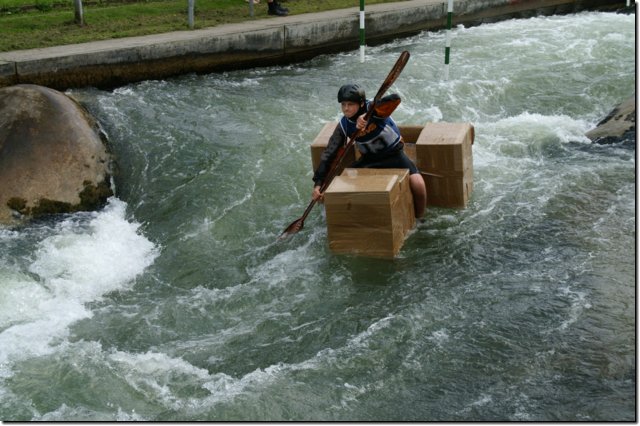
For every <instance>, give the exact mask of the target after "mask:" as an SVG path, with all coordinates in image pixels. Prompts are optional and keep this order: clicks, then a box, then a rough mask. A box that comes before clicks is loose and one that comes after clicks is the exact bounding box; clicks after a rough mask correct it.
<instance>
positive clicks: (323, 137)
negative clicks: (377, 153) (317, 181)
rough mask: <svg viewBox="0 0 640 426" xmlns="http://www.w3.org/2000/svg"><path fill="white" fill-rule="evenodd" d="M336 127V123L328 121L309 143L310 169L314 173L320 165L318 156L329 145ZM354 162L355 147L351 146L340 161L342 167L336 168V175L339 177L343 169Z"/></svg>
mask: <svg viewBox="0 0 640 426" xmlns="http://www.w3.org/2000/svg"><path fill="white" fill-rule="evenodd" d="M337 125H338V122H337V121H330V122H329V123H327V124H325V125H324V127H323V128H322V130H320V133H318V136H316V138H315V139H314V140H313V142H312V143H311V167H312V168H313V171H314V172H315V171H316V169H317V168H318V166H319V165H320V156H321V155H322V153H323V152H324V149H325V148H326V147H327V145H328V144H329V139H330V138H331V135H332V134H333V131H334V130H335V128H336V126H337ZM354 161H356V157H355V146H352V147H351V149H349V151H347V153H346V154H345V157H344V160H343V161H342V167H341V168H338V171H337V172H336V175H339V174H340V173H341V172H342V170H343V169H344V168H345V167H349V165H350V164H351V163H353V162H354Z"/></svg>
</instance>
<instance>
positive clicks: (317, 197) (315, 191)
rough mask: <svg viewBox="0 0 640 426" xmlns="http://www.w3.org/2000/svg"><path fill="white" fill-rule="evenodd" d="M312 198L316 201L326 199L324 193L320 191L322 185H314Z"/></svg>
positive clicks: (320, 201)
mask: <svg viewBox="0 0 640 426" xmlns="http://www.w3.org/2000/svg"><path fill="white" fill-rule="evenodd" d="M311 198H313V199H314V200H315V201H317V202H319V203H322V202H323V201H324V194H323V193H322V192H320V186H314V187H313V192H312V193H311Z"/></svg>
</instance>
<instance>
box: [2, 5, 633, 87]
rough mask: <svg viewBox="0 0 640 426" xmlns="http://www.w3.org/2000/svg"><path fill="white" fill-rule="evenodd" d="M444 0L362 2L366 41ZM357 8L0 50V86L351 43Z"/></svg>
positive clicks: (284, 56)
mask: <svg viewBox="0 0 640 426" xmlns="http://www.w3.org/2000/svg"><path fill="white" fill-rule="evenodd" d="M624 6H625V1H621V0H455V2H454V17H453V24H454V25H458V24H464V25H467V26H469V25H478V24H481V23H486V22H493V21H498V20H501V19H509V18H520V17H530V16H535V15H551V14H565V13H574V12H578V11H582V10H615V9H619V8H622V7H624ZM446 21H447V0H408V1H402V2H398V3H385V4H377V5H371V6H367V8H366V17H365V26H366V43H367V45H370V46H372V45H376V44H380V43H384V42H387V41H390V40H392V39H394V38H399V37H406V36H411V35H415V34H417V33H419V32H420V31H424V30H438V29H442V28H445V26H446ZM358 45H359V8H357V7H354V8H349V9H340V10H333V11H327V12H321V13H313V14H303V15H293V16H286V17H275V18H269V19H260V20H252V21H247V22H244V23H241V24H229V25H221V26H217V27H213V28H208V29H201V30H193V31H176V32H171V33H164V34H155V35H149V36H141V37H130V38H120V39H113V40H104V41H96V42H90V43H82V44H75V45H68V46H59V47H52V48H45V49H30V50H21V51H13V52H0V87H3V86H9V85H12V84H17V83H32V84H39V85H43V86H48V87H51V88H55V89H60V90H64V89H67V88H70V87H83V86H95V87H100V88H113V87H117V86H120V85H124V84H127V83H131V82H135V81H141V80H148V79H160V78H166V77H170V76H174V75H179V74H184V73H190V72H196V73H207V72H215V71H224V70H231V69H241V68H250V67H256V66H264V65H274V64H283V63H291V62H296V61H301V60H305V59H309V58H311V57H313V56H316V55H319V54H324V53H333V52H338V51H345V50H352V49H357V48H358Z"/></svg>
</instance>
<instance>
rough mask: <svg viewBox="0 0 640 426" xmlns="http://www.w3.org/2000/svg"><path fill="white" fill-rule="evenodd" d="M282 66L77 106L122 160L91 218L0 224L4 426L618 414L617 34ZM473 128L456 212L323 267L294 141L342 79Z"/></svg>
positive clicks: (96, 93) (542, 25)
mask: <svg viewBox="0 0 640 426" xmlns="http://www.w3.org/2000/svg"><path fill="white" fill-rule="evenodd" d="M452 35H453V37H452V53H451V69H450V78H449V80H447V81H445V80H444V79H443V74H444V70H443V59H444V44H445V34H444V32H424V33H422V34H420V35H417V36H415V37H411V38H405V39H400V40H397V41H395V42H392V43H389V44H385V45H382V46H377V47H369V48H367V59H366V62H365V63H364V64H361V63H360V62H359V52H357V51H351V52H345V53H343V54H336V55H326V56H319V57H317V58H315V59H312V60H309V61H307V62H303V63H298V64H294V65H290V66H284V67H266V68H259V69H252V70H245V71H235V72H226V73H218V74H210V75H185V76H182V77H179V78H175V79H169V80H165V81H145V82H141V83H138V84H131V85H128V86H125V87H121V88H118V89H116V90H113V91H101V90H97V89H90V88H87V89H76V90H72V91H70V92H68V93H69V94H70V95H72V96H74V97H76V98H77V99H79V100H80V101H81V102H82V103H83V104H84V105H85V106H86V107H87V108H88V109H89V110H90V111H91V113H92V114H93V115H94V116H95V117H96V118H97V119H98V120H99V121H100V122H101V123H102V126H103V127H104V129H105V131H106V132H107V134H108V135H109V139H110V143H111V148H112V150H113V153H114V155H115V156H116V158H117V163H118V169H119V173H118V174H117V176H116V178H115V188H116V193H117V196H116V197H113V198H112V199H110V201H109V203H108V205H107V206H106V207H105V208H104V209H102V210H100V211H99V212H94V213H78V214H73V215H68V216H64V217H62V218H58V219H56V220H43V221H38V222H34V223H33V224H31V225H28V226H25V227H21V228H16V229H12V228H0V419H3V420H48V421H52V420H84V421H88V420H109V421H114V420H124V421H132V420H156V421H157V420H172V421H180V420H190V421H193V420H211V421H219V420H245V421H259V420H297V421H304V420H360V421H374V420H375V421H384V420H394V421H403V420H413V421H475V420H490V421H510V420H511V421H513V420H525V421H560V420H571V421H582V420H591V421H606V420H618V421H620V420H622V421H634V420H635V419H636V329H635V326H636V300H635V295H636V287H635V266H636V264H635V257H636V245H635V238H636V182H635V179H636V177H635V171H636V151H635V147H634V146H633V145H632V146H631V147H629V146H628V145H625V144H616V145H607V146H603V145H596V144H592V143H591V142H590V141H589V140H588V139H587V138H586V137H585V136H584V134H585V132H587V131H588V130H590V129H591V128H593V127H594V126H595V125H596V124H597V122H598V121H599V120H600V119H602V118H603V117H604V116H605V115H606V114H607V113H608V112H609V111H610V110H611V109H612V108H613V107H614V106H616V105H617V104H619V103H620V102H622V101H624V100H625V99H627V98H628V97H630V96H632V94H633V92H634V90H635V73H636V70H635V37H636V34H635V16H634V15H622V14H613V13H595V12H587V13H580V14H576V15H567V16H553V17H538V18H531V19H524V20H509V21H503V22H499V23H493V24H485V25H481V26H477V27H470V28H465V27H462V26H460V27H457V28H454V30H453V34H452ZM403 50H409V51H410V52H411V55H412V57H411V59H410V61H409V64H408V65H407V67H406V68H405V70H404V71H403V73H402V75H401V76H400V78H399V79H398V80H397V82H396V83H395V85H394V86H393V87H392V89H391V90H390V92H393V93H398V94H400V95H401V97H402V99H403V102H402V104H401V105H400V106H399V108H398V109H397V110H396V112H395V113H394V118H395V119H396V121H397V122H398V123H400V124H403V125H405V124H406V125H409V124H411V125H415V124H424V123H426V122H428V121H449V122H458V121H464V122H471V123H472V124H473V125H474V126H475V132H476V139H475V144H474V146H473V156H474V157H473V159H474V175H473V178H474V187H475V189H474V192H473V195H472V198H471V200H470V203H469V205H468V207H467V208H466V209H463V210H451V209H437V208H432V209H429V210H428V212H427V216H426V221H425V222H424V223H420V224H418V226H417V227H416V229H415V230H414V231H412V233H411V235H410V236H409V237H408V238H407V240H406V241H405V244H404V246H403V248H402V250H401V252H400V255H399V256H398V257H397V258H396V259H394V260H374V259H368V258H363V257H354V256H341V255H336V254H333V253H331V251H330V250H329V248H328V243H327V232H326V227H325V224H324V218H323V215H322V209H321V208H320V207H316V208H315V210H314V211H313V212H312V213H311V215H310V216H309V218H308V219H307V221H306V222H305V228H304V229H303V230H302V231H301V232H300V233H299V234H297V235H296V236H295V237H294V238H291V239H290V240H287V241H285V242H280V243H277V242H276V237H277V236H278V235H279V234H280V232H282V230H283V229H284V228H285V227H286V226H287V225H288V224H289V223H290V222H291V221H292V220H294V219H295V218H297V217H299V216H300V215H301V214H302V212H303V210H304V208H305V207H306V205H307V203H308V202H309V200H310V195H311V189H312V181H311V159H310V153H309V144H310V143H311V141H312V140H313V139H314V137H315V136H316V134H317V133H318V132H319V131H320V129H321V128H322V126H323V124H324V123H326V122H327V121H330V120H336V119H338V117H339V114H340V111H339V108H338V103H337V102H336V93H337V89H338V87H339V86H340V85H342V84H344V83H345V82H348V81H358V82H360V83H361V84H362V85H364V87H365V88H366V89H367V93H368V95H369V96H370V97H371V96H373V95H374V94H375V92H376V90H377V88H378V86H379V85H380V83H381V82H382V80H383V79H384V77H385V76H386V74H387V72H388V71H389V69H390V68H391V66H392V65H393V63H394V62H395V60H396V59H397V57H398V55H399V54H400V52H401V51H403Z"/></svg>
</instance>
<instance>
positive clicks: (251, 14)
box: [249, 0, 253, 18]
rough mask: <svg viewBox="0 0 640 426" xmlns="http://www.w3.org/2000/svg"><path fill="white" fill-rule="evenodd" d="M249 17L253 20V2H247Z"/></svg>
mask: <svg viewBox="0 0 640 426" xmlns="http://www.w3.org/2000/svg"><path fill="white" fill-rule="evenodd" d="M249 16H251V17H252V18H253V0H249Z"/></svg>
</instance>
